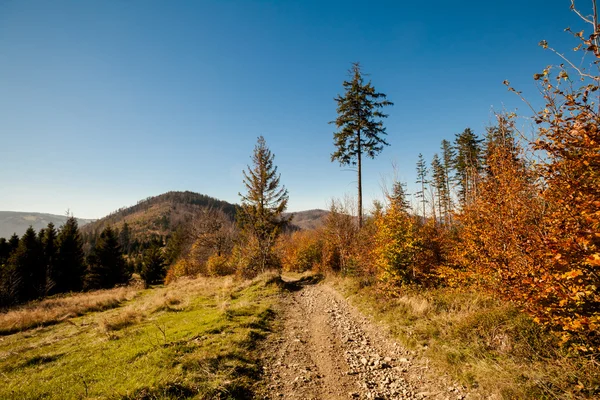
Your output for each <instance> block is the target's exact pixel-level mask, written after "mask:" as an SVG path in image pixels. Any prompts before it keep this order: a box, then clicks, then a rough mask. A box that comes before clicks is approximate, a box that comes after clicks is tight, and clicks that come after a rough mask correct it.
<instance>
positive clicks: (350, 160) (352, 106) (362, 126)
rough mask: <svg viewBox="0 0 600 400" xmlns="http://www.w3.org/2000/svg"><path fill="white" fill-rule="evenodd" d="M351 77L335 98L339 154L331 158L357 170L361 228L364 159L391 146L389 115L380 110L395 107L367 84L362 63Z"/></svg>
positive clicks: (352, 70)
mask: <svg viewBox="0 0 600 400" xmlns="http://www.w3.org/2000/svg"><path fill="white" fill-rule="evenodd" d="M349 74H350V76H351V77H352V79H351V80H350V81H344V82H343V86H344V89H345V93H344V95H343V96H341V95H338V96H337V97H336V98H335V101H336V102H337V114H338V117H337V118H336V120H335V121H332V122H331V123H334V124H335V126H336V128H338V131H337V132H335V133H334V134H333V140H334V145H335V147H336V151H335V152H334V153H333V154H331V161H332V162H333V161H335V160H337V161H338V162H339V163H340V165H356V166H357V172H358V224H359V226H362V217H363V215H362V214H363V213H362V155H363V154H366V155H367V156H368V157H370V158H375V156H376V155H378V154H379V153H380V152H381V151H382V150H383V147H384V146H389V143H388V142H387V141H386V140H385V135H387V133H386V131H385V127H384V126H383V122H382V119H383V118H387V114H384V113H382V112H381V111H380V109H381V108H383V107H385V106H391V105H393V103H392V102H391V101H388V100H387V99H386V95H385V94H383V93H379V92H376V91H375V88H374V87H373V86H372V85H371V82H370V81H369V82H368V83H365V82H364V79H363V73H362V71H361V67H360V64H359V63H353V64H352V68H351V69H350V71H349Z"/></svg>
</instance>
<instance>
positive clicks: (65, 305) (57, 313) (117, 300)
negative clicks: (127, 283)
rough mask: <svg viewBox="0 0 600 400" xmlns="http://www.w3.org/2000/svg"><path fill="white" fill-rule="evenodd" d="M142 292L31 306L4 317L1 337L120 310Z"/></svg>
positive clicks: (125, 291) (55, 300) (101, 292)
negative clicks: (97, 313)
mask: <svg viewBox="0 0 600 400" xmlns="http://www.w3.org/2000/svg"><path fill="white" fill-rule="evenodd" d="M138 292H139V289H136V288H132V287H121V288H117V289H109V290H98V291H94V292H88V293H77V294H73V295H66V296H61V297H54V298H50V299H45V300H41V301H36V302H32V303H28V304H26V305H24V306H21V307H19V308H16V309H13V310H10V311H8V312H5V313H2V314H0V335H8V334H11V333H15V332H19V331H23V330H27V329H32V328H37V327H41V326H47V325H52V324H56V323H59V322H62V321H65V320H67V319H69V318H73V317H77V316H79V315H83V314H85V313H88V312H93V311H102V310H107V309H110V308H115V307H118V306H120V305H121V304H122V303H123V302H124V301H127V300H131V299H132V298H133V297H135V295H136V294H137V293H138Z"/></svg>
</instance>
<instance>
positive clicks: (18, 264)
mask: <svg viewBox="0 0 600 400" xmlns="http://www.w3.org/2000/svg"><path fill="white" fill-rule="evenodd" d="M9 263H10V264H11V266H12V268H14V272H15V273H16V275H17V277H18V279H19V283H20V285H19V289H18V290H17V291H18V294H17V299H18V301H19V302H22V301H28V300H33V299H37V298H38V297H40V296H41V295H42V294H43V292H44V288H45V279H46V274H45V269H44V266H43V255H42V249H41V244H40V242H39V240H38V237H37V235H36V233H35V230H34V229H33V228H32V227H31V226H30V227H29V228H28V229H27V231H26V232H25V234H24V235H23V237H22V238H21V240H20V241H19V246H18V247H17V250H16V251H14V252H13V254H12V255H11V257H10V261H9Z"/></svg>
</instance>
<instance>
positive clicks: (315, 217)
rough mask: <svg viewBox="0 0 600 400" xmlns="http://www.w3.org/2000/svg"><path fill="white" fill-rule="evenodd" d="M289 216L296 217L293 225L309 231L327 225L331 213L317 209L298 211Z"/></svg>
mask: <svg viewBox="0 0 600 400" xmlns="http://www.w3.org/2000/svg"><path fill="white" fill-rule="evenodd" d="M289 214H293V215H294V218H293V219H292V225H294V226H296V227H298V228H299V229H306V230H308V229H316V228H319V227H321V226H322V225H323V224H324V223H325V217H326V216H327V215H329V211H325V210H319V209H315V210H307V211H298V212H294V213H289ZM289 214H288V215H289Z"/></svg>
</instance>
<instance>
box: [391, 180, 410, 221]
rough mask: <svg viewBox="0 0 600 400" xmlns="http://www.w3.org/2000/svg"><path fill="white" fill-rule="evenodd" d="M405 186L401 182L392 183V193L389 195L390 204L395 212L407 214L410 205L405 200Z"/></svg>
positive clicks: (406, 194)
mask: <svg viewBox="0 0 600 400" xmlns="http://www.w3.org/2000/svg"><path fill="white" fill-rule="evenodd" d="M405 186H406V185H405V184H404V183H402V182H398V181H396V182H394V184H393V185H392V193H390V195H389V200H390V203H391V205H392V206H393V207H395V208H396V209H397V210H400V211H402V212H405V213H408V211H409V210H410V204H409V202H408V200H407V196H408V193H406V187H405Z"/></svg>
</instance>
